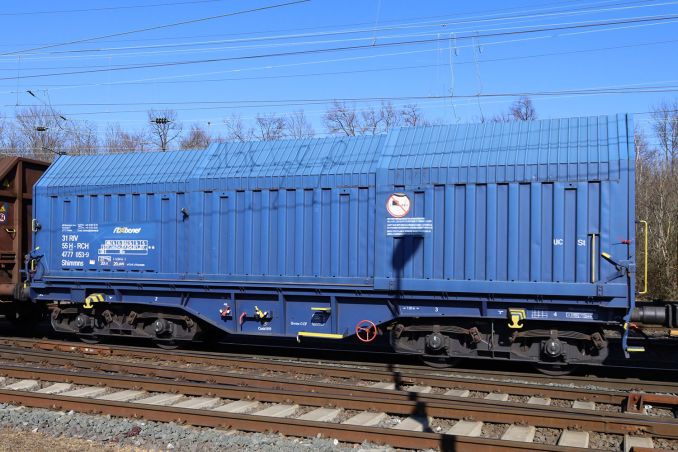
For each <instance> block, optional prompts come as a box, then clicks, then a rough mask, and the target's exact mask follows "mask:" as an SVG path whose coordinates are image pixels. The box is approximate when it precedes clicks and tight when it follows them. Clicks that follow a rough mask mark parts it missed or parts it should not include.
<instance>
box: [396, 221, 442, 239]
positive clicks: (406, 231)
mask: <svg viewBox="0 0 678 452" xmlns="http://www.w3.org/2000/svg"><path fill="white" fill-rule="evenodd" d="M430 232H433V220H429V219H428V218H421V217H415V218H387V219H386V235H387V236H388V237H403V236H406V235H424V234H428V233H430Z"/></svg>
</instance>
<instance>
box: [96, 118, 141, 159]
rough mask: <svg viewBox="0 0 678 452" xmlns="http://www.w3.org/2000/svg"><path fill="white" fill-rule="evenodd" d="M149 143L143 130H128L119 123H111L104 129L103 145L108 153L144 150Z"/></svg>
mask: <svg viewBox="0 0 678 452" xmlns="http://www.w3.org/2000/svg"><path fill="white" fill-rule="evenodd" d="M149 144H150V143H149V142H148V137H147V136H146V132H145V131H144V130H142V131H138V132H134V131H128V130H124V129H123V128H122V127H121V126H120V124H112V125H110V126H109V127H108V129H107V130H106V137H105V143H104V147H105V149H106V151H107V152H109V153H120V152H141V151H146V150H147V148H148V145H149Z"/></svg>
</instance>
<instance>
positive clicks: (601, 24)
mask: <svg viewBox="0 0 678 452" xmlns="http://www.w3.org/2000/svg"><path fill="white" fill-rule="evenodd" d="M300 1H303V2H305V1H309V0H300ZM676 19H678V15H670V16H656V17H652V18H641V19H622V20H611V21H604V22H597V23H588V24H582V25H566V26H557V27H543V28H533V29H529V30H517V31H507V32H495V33H486V34H483V35H477V37H481V38H485V37H496V36H514V35H524V34H531V33H539V32H545V31H561V30H571V29H585V28H592V27H604V26H610V25H622V24H631V23H633V24H638V23H662V22H663V23H666V21H675V20H676ZM472 37H474V36H473V35H467V36H460V37H458V38H457V39H471V38H472ZM447 40H448V38H447V37H445V38H430V39H421V40H409V41H396V42H387V43H377V44H374V45H370V44H365V45H355V46H343V47H331V48H324V49H308V50H299V51H292V52H277V53H268V54H256V55H242V56H235V57H225V58H209V59H201V60H184V61H172V62H164V63H149V64H141V65H129V66H125V67H115V68H106V69H91V70H83V71H70V72H56V73H49V74H31V75H25V76H23V77H22V78H24V79H26V78H42V77H54V76H64V75H80V74H91V73H100V72H113V71H123V70H133V69H149V68H159V67H171V66H183V65H192V64H204V63H215V62H224V61H242V60H254V59H261V58H272V57H286V56H300V55H311V54H322V53H330V52H343V51H351V50H365V49H373V48H376V47H394V46H406V45H419V44H429V43H434V42H437V41H447ZM15 78H16V77H2V78H0V80H14V79H15Z"/></svg>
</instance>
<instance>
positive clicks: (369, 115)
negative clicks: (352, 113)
mask: <svg viewBox="0 0 678 452" xmlns="http://www.w3.org/2000/svg"><path fill="white" fill-rule="evenodd" d="M380 113H381V112H380V111H377V110H375V109H374V107H370V108H368V109H366V110H363V111H361V112H360V116H361V118H362V121H361V122H360V134H361V135H376V134H378V133H380V132H381V131H382V121H383V118H382V116H381V114H380Z"/></svg>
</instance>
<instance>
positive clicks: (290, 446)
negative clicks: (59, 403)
mask: <svg viewBox="0 0 678 452" xmlns="http://www.w3.org/2000/svg"><path fill="white" fill-rule="evenodd" d="M0 429H3V431H4V432H8V434H14V433H17V432H21V433H31V434H37V435H38V436H40V435H42V437H41V438H42V439H46V440H48V441H47V442H49V441H50V438H51V439H53V440H55V441H56V440H58V441H59V443H58V444H59V446H58V447H57V446H52V447H48V446H46V447H44V448H43V447H39V446H37V444H36V447H31V448H28V449H23V450H32V451H36V450H45V451H51V450H90V449H89V448H88V447H86V446H87V445H88V444H95V445H98V446H99V448H98V450H111V451H118V450H137V449H143V450H180V451H198V450H200V451H213V450H214V451H216V450H227V451H231V450H233V451H236V450H243V449H248V450H275V451H276V452H288V451H289V452H296V451H299V450H313V451H316V450H317V451H331V450H354V445H353V444H346V443H340V442H339V441H337V440H335V439H331V438H330V439H326V438H293V437H284V436H282V435H278V434H264V433H245V432H238V431H234V430H218V429H212V428H199V427H190V426H189V427H186V426H181V425H177V424H175V423H160V422H152V421H145V420H139V419H124V418H112V417H110V416H102V415H90V414H81V413H75V412H73V411H68V412H64V411H50V410H45V409H38V408H24V407H16V406H12V405H7V404H0ZM69 441H75V443H71V444H69ZM2 444H5V441H4V440H2V439H0V450H3V449H2ZM10 444H11V443H10ZM54 444H56V443H54ZM362 447H366V448H367V447H374V445H370V444H363V445H362ZM102 448H103V449H102ZM10 449H11V450H22V448H20V447H16V448H10ZM10 449H4V450H10ZM91 450H94V448H92V449H91Z"/></svg>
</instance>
